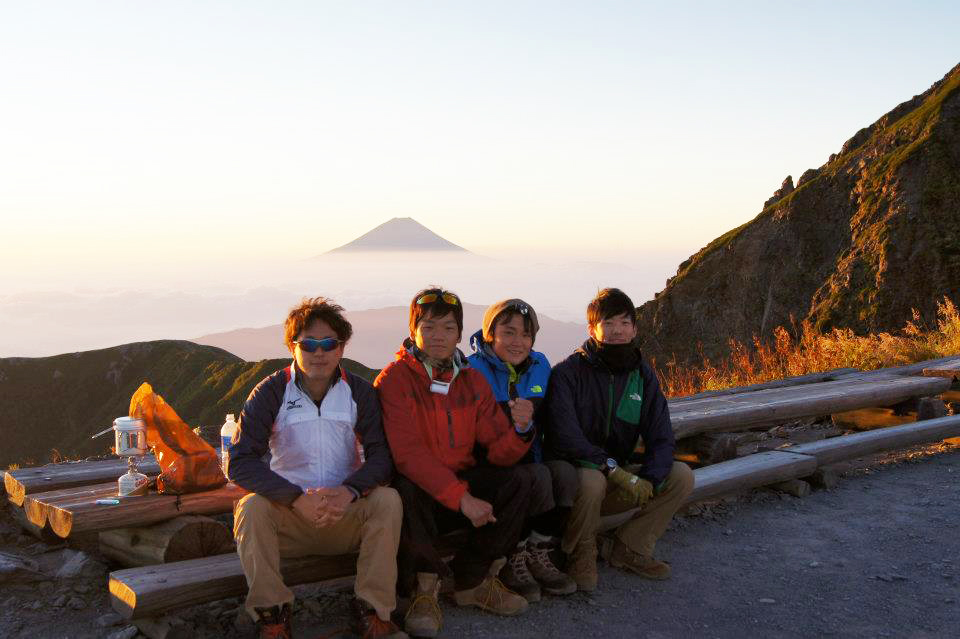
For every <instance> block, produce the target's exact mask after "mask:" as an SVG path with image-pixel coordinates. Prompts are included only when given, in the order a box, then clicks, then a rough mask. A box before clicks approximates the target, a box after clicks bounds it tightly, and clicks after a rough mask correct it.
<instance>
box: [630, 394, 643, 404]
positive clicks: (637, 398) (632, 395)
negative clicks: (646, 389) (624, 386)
mask: <svg viewBox="0 0 960 639" xmlns="http://www.w3.org/2000/svg"><path fill="white" fill-rule="evenodd" d="M630 399H632V400H633V401H635V402H639V401H643V398H642V397H640V395H638V394H637V393H630Z"/></svg>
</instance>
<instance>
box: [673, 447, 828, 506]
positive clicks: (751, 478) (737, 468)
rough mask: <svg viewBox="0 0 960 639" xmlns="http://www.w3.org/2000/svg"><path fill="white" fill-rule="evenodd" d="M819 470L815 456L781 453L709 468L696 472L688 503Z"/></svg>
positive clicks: (769, 453)
mask: <svg viewBox="0 0 960 639" xmlns="http://www.w3.org/2000/svg"><path fill="white" fill-rule="evenodd" d="M816 468H817V460H816V459H814V458H813V457H810V456H807V455H796V454H794V453H792V452H784V451H779V450H777V451H770V452H766V453H757V454H756V455H748V456H747V457H740V458H739V459H734V460H731V461H728V462H723V463H722V464H714V465H713V466H706V467H704V468H699V469H697V470H696V471H694V476H695V477H696V483H695V484H694V487H693V492H692V493H690V495H689V496H688V497H687V500H686V503H690V502H695V501H701V500H704V499H710V498H711V497H716V496H718V495H722V494H724V493H729V492H734V491H737V490H745V489H747V488H756V487H758V486H765V485H767V484H773V483H776V482H780V481H786V480H787V479H795V478H797V477H804V476H806V475H809V474H811V473H812V472H813V471H814V470H816Z"/></svg>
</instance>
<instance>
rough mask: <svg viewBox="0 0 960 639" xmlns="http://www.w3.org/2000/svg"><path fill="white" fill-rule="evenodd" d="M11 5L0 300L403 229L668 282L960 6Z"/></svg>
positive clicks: (867, 108)
mask: <svg viewBox="0 0 960 639" xmlns="http://www.w3.org/2000/svg"><path fill="white" fill-rule="evenodd" d="M0 7H2V8H0V87H2V92H3V98H2V99H0V127H2V128H0V216H2V227H0V228H2V238H3V239H2V250H0V273H2V275H0V277H2V278H3V279H2V281H0V289H2V291H0V292H7V293H9V292H11V291H22V290H29V289H31V288H44V289H58V288H63V289H75V288H77V287H87V288H94V289H95V288H96V287H97V286H101V285H102V286H109V285H115V284H123V285H128V284H130V283H131V281H132V279H133V276H138V277H144V278H149V280H150V281H151V282H152V283H153V284H154V285H157V286H161V285H167V284H171V285H177V283H178V282H193V283H199V282H200V281H202V280H203V277H204V274H206V273H214V272H216V273H220V274H221V277H225V276H224V275H223V273H224V272H225V269H226V266H225V265H230V264H240V263H242V264H244V265H245V266H247V267H248V268H249V267H251V266H252V265H260V264H262V263H264V262H265V261H268V260H276V259H287V258H293V259H299V258H303V257H307V256H311V255H315V254H318V253H321V252H323V251H326V250H328V249H330V248H333V247H335V246H338V245H340V244H343V243H345V242H347V241H349V240H351V239H353V238H354V237H356V236H358V235H360V234H362V233H364V232H366V231H367V230H369V229H370V228H372V227H373V226H376V225H377V224H380V223H381V222H383V221H385V220H387V219H389V218H391V217H395V216H412V217H414V218H416V219H417V220H418V221H420V222H421V223H423V224H425V225H426V226H428V227H429V228H431V229H432V230H434V231H436V232H437V233H439V234H440V235H442V236H444V237H446V238H447V239H449V240H451V241H453V242H455V243H457V244H460V245H461V246H465V247H466V248H468V249H471V250H474V251H477V252H480V253H483V254H487V255H496V256H501V257H502V256H505V255H509V254H511V253H512V254H518V253H519V254H537V255H550V254H553V255H557V256H560V257H561V258H565V257H573V256H574V254H575V252H577V253H578V255H576V257H578V258H580V259H609V260H620V261H627V260H628V259H630V256H632V255H638V254H643V255H644V256H645V260H647V261H644V262H643V263H644V264H647V263H648V261H650V260H653V263H655V264H656V266H654V267H652V268H654V270H656V269H657V268H661V269H662V272H661V273H657V274H656V280H657V281H659V282H662V281H663V279H665V277H667V276H668V275H670V274H672V273H673V272H674V271H675V269H676V266H677V264H678V263H679V262H680V261H681V260H683V259H684V258H686V257H687V256H688V255H690V254H692V253H693V252H695V251H696V250H698V249H699V248H700V247H702V246H703V245H705V244H706V243H708V242H709V241H710V240H711V239H712V238H714V237H716V236H717V235H720V234H721V233H723V232H725V231H727V230H729V229H730V228H732V227H735V226H737V225H739V224H742V223H743V222H745V221H747V220H749V219H751V218H752V217H753V216H754V215H756V214H757V213H758V212H759V211H760V208H761V206H762V203H763V201H764V200H765V199H766V198H767V197H769V196H770V194H771V193H772V192H773V191H774V190H775V189H776V188H777V187H778V186H779V185H780V182H781V180H782V179H783V178H784V176H786V175H787V174H788V173H790V174H793V176H794V178H797V177H798V176H799V174H800V173H802V172H803V171H804V170H805V169H807V168H810V167H815V166H820V165H821V164H823V163H824V162H825V161H826V159H827V157H828V156H829V155H830V154H831V153H833V152H836V151H838V150H839V148H840V146H841V145H842V144H843V142H844V141H845V140H846V139H847V138H849V137H850V136H851V135H853V134H854V133H855V132H856V131H857V130H858V129H859V128H861V127H863V126H866V125H868V124H870V123H871V122H872V121H873V120H875V119H876V118H877V117H879V116H880V115H882V114H883V113H884V112H886V111H887V110H889V109H890V108H892V107H893V106H895V105H896V104H897V103H899V102H901V101H904V100H906V99H909V98H910V97H911V96H913V95H914V94H916V93H920V92H922V91H924V90H925V89H926V88H928V87H929V85H930V84H931V83H933V82H934V81H936V80H938V79H940V78H941V77H942V76H943V75H944V74H945V73H946V72H947V71H948V70H949V69H950V68H951V67H952V66H954V65H955V64H956V63H957V62H958V61H960V38H958V37H957V25H958V24H960V9H958V7H960V4H958V3H957V2H946V1H945V2H914V3H908V4H905V3H903V2H902V1H899V2H877V1H869V2H866V1H864V2H840V1H836V0H834V1H830V2H825V1H824V2H818V1H808V2H805V3H802V4H797V3H773V2H769V1H762V2H761V1H757V2H736V1H735V2H730V1H729V0H728V1H725V2H697V3H692V2H670V3H666V2H657V3H647V2H609V1H602V0H600V1H598V0H592V1H591V2H576V3H574V2H558V1H552V2H546V1H544V2H522V1H518V0H511V1H510V2H495V1H489V0H488V1H485V2H452V1H436V2H410V1H404V2H397V1H395V0H394V1H382V2H364V1H360V0H355V1H339V2H320V1H310V2H307V1H304V2H277V1H271V2H267V1H262V2H250V1H248V2H240V1H236V0H232V1H230V2H202V1H196V0H191V1H190V2H176V1H169V0H165V1H164V2H135V1H131V0H123V1H117V2H108V1H102V0H101V1H97V2H82V1H80V0H69V1H63V2H44V1H30V2H12V1H4V2H0ZM638 263H639V261H638ZM177 274H179V275H177ZM184 274H188V275H184ZM175 275H176V276H177V277H179V278H180V279H176V277H175ZM166 278H170V279H169V280H168V279H166ZM235 282H236V283H240V282H242V280H236V279H235ZM418 284H419V283H418ZM661 286H662V285H661ZM649 293H652V291H647V290H644V291H643V295H647V294H649ZM478 301H480V300H478Z"/></svg>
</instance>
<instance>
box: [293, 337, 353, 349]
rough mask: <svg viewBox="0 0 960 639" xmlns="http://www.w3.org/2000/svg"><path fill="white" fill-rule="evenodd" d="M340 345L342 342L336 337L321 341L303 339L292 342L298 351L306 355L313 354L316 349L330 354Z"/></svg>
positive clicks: (311, 338)
mask: <svg viewBox="0 0 960 639" xmlns="http://www.w3.org/2000/svg"><path fill="white" fill-rule="evenodd" d="M342 343H343V340H339V339H337V338H336V337H324V338H323V339H315V338H313V337H305V338H303V339H301V340H298V341H296V342H294V344H296V345H298V346H299V347H300V350H303V351H306V352H308V353H313V352H315V351H316V350H317V349H318V348H319V349H320V350H322V351H324V352H330V351H332V350H333V349H335V348H336V347H337V346H339V345H340V344H342Z"/></svg>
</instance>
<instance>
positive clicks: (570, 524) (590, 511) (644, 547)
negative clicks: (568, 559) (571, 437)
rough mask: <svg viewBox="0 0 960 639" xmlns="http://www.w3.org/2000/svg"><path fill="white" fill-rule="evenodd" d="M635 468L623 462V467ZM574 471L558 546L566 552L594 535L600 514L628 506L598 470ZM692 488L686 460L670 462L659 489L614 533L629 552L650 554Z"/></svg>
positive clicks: (619, 511) (648, 555)
mask: <svg viewBox="0 0 960 639" xmlns="http://www.w3.org/2000/svg"><path fill="white" fill-rule="evenodd" d="M636 468H637V467H631V466H627V467H626V470H628V471H629V470H635V469H636ZM577 472H578V473H579V475H580V490H579V491H578V492H577V498H576V499H575V500H574V502H573V510H572V511H571V512H570V518H569V519H568V520H567V528H566V531H565V532H564V535H563V541H562V546H561V547H562V549H563V551H564V552H565V553H568V554H569V553H570V552H572V551H573V549H574V548H575V547H576V546H577V544H579V543H580V542H582V541H586V540H589V539H591V538H595V537H596V535H597V528H598V526H599V524H600V516H601V515H613V514H616V513H623V512H626V511H627V510H628V508H626V507H624V505H623V502H622V501H621V500H620V499H619V498H618V493H619V492H620V491H619V489H617V488H615V487H614V486H613V485H612V484H609V485H608V483H607V478H606V477H604V475H603V473H601V472H600V471H599V470H593V469H592V468H578V469H577ZM692 490H693V471H691V470H690V467H689V466H687V465H686V464H683V463H681V462H674V463H673V468H671V469H670V474H669V475H668V476H667V479H666V481H665V482H664V483H663V486H662V487H661V489H660V492H659V493H657V494H656V495H655V496H654V497H652V498H651V499H650V501H648V502H647V503H646V504H644V506H643V507H642V508H637V509H636V513H634V514H633V516H632V517H631V518H630V519H629V520H628V521H627V522H626V523H624V524H621V525H620V526H618V527H617V528H616V531H615V533H614V534H615V535H616V536H617V537H618V538H619V539H620V541H622V542H623V543H624V545H626V546H627V548H629V549H630V550H632V551H633V552H635V553H637V554H640V555H643V556H644V557H652V556H653V548H654V546H655V545H656V543H657V540H658V539H659V538H660V537H661V536H662V535H663V533H664V531H665V530H666V529H667V525H668V524H669V523H670V520H671V519H672V518H673V514H674V513H675V512H677V509H678V508H680V504H681V503H683V500H684V499H685V498H686V497H687V495H689V494H690V491H692Z"/></svg>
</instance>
